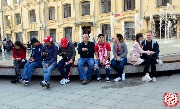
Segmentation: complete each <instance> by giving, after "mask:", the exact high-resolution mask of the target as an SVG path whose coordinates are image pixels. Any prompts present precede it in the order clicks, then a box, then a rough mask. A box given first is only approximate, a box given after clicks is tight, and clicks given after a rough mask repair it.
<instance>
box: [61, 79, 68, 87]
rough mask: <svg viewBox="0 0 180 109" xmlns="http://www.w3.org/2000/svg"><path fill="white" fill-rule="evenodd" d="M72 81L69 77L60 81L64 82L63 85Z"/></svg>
mask: <svg viewBox="0 0 180 109" xmlns="http://www.w3.org/2000/svg"><path fill="white" fill-rule="evenodd" d="M69 82H70V80H69V79H64V78H63V79H62V80H61V81H60V84H62V85H64V84H67V83H69Z"/></svg>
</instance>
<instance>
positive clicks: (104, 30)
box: [102, 24, 111, 41]
mask: <svg viewBox="0 0 180 109" xmlns="http://www.w3.org/2000/svg"><path fill="white" fill-rule="evenodd" d="M102 34H104V36H105V39H106V41H107V39H108V37H111V26H110V24H103V25H102Z"/></svg>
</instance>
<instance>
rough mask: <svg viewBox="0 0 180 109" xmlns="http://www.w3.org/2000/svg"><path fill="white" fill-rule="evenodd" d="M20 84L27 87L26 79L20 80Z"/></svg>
mask: <svg viewBox="0 0 180 109" xmlns="http://www.w3.org/2000/svg"><path fill="white" fill-rule="evenodd" d="M21 83H22V84H24V85H25V86H27V85H28V83H29V81H28V80H27V79H21Z"/></svg>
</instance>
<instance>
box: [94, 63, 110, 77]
mask: <svg viewBox="0 0 180 109" xmlns="http://www.w3.org/2000/svg"><path fill="white" fill-rule="evenodd" d="M95 65H98V68H97V69H95V73H96V76H97V77H101V75H100V71H99V67H100V66H101V65H100V62H99V61H98V60H96V61H95ZM104 67H105V69H106V77H108V78H109V75H110V71H111V68H110V66H106V65H105V66H104Z"/></svg>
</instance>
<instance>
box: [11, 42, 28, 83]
mask: <svg viewBox="0 0 180 109" xmlns="http://www.w3.org/2000/svg"><path fill="white" fill-rule="evenodd" d="M25 63H26V47H24V46H23V44H22V43H21V42H20V41H16V42H15V44H14V48H13V64H14V68H15V74H16V76H15V79H14V80H12V81H11V83H17V82H18V81H19V80H20V79H21V72H20V68H19V67H23V66H24V64H25Z"/></svg>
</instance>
